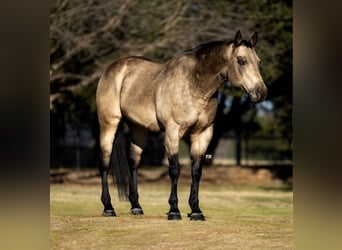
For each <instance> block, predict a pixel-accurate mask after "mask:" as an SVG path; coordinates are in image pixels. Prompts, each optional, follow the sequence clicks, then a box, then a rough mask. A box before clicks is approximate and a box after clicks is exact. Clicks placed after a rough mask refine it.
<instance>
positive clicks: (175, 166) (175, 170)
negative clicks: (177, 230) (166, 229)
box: [165, 129, 182, 220]
mask: <svg viewBox="0 0 342 250" xmlns="http://www.w3.org/2000/svg"><path fill="white" fill-rule="evenodd" d="M165 148H166V154H167V158H168V160H169V176H170V179H171V192H170V197H169V205H170V211H169V212H168V213H167V219H168V220H181V219H182V216H181V214H180V211H179V208H178V195H177V183H178V178H179V175H180V165H179V159H178V150H179V149H178V148H179V137H178V133H177V129H174V130H171V131H166V134H165Z"/></svg>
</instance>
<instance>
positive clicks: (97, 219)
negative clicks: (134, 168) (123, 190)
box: [50, 181, 293, 249]
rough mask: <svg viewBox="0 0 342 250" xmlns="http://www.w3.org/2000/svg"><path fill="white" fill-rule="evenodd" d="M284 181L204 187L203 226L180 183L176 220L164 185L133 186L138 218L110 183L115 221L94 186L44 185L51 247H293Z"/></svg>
mask: <svg viewBox="0 0 342 250" xmlns="http://www.w3.org/2000/svg"><path fill="white" fill-rule="evenodd" d="M283 187H284V186H283V184H279V183H278V184H277V185H273V186H269V185H268V186H260V185H259V186H251V185H231V184H220V185H218V184H211V183H205V182H204V183H203V185H201V189H200V204H201V208H202V210H203V212H204V214H205V216H206V221H190V220H189V219H188V218H187V213H188V212H190V208H189V207H188V202H187V200H188V195H189V185H188V184H185V183H182V182H180V186H179V208H180V210H181V213H182V217H183V219H182V220H181V221H168V220H167V219H166V212H168V208H169V207H168V202H167V200H168V196H169V184H168V182H167V181H158V182H153V183H150V182H143V183H140V185H139V192H140V201H141V205H142V207H143V209H144V212H145V215H143V216H137V217H134V216H132V215H130V214H129V208H130V205H129V203H128V202H122V201H119V200H118V198H117V192H116V189H115V188H114V186H113V185H111V194H112V201H113V204H114V207H115V210H116V212H117V214H118V217H115V218H108V217H103V216H102V215H101V212H102V204H101V202H100V192H101V190H100V185H77V184H51V186H50V246H51V249H292V248H293V215H292V212H293V204H292V202H293V193H292V191H284V189H283Z"/></svg>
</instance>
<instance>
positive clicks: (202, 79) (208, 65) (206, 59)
mask: <svg viewBox="0 0 342 250" xmlns="http://www.w3.org/2000/svg"><path fill="white" fill-rule="evenodd" d="M223 46H225V47H223ZM226 46H227V45H222V46H221V47H214V48H212V50H207V51H200V52H199V53H197V54H196V61H197V63H196V66H195V69H194V73H193V81H192V84H193V85H194V86H193V89H194V95H196V96H197V97H200V98H201V99H204V100H209V99H210V98H211V97H212V96H213V95H214V93H215V92H216V91H217V89H218V88H219V87H220V86H221V85H222V84H223V83H224V82H226V81H227V80H228V79H227V77H226V75H227V74H226V72H225V71H226V70H225V68H226V60H225V59H224V51H223V49H225V48H227V47H226Z"/></svg>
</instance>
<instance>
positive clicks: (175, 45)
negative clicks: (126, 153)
mask: <svg viewBox="0 0 342 250" xmlns="http://www.w3.org/2000/svg"><path fill="white" fill-rule="evenodd" d="M291 8H292V2H291V1H285V2H284V1H273V0H271V1H270V0H266V1H258V0H248V1H242V0H233V1H228V0H217V1H205V0H198V1H188V0H177V1H166V0H151V1H138V0H117V1H108V0H82V1H81V0H51V1H50V107H51V112H52V113H53V114H54V115H56V117H59V118H56V119H57V120H58V119H59V120H60V119H62V118H61V117H62V113H63V112H65V110H66V109H67V110H70V108H69V107H68V106H67V103H65V102H64V101H65V100H71V99H74V100H76V99H77V98H76V97H79V98H78V99H77V100H78V101H79V102H85V103H87V104H86V105H81V106H82V108H85V109H86V111H84V110H77V109H74V110H73V111H72V112H75V113H77V112H80V113H84V112H85V113H87V112H88V113H89V114H91V115H95V114H94V112H95V111H94V108H93V107H94V106H95V105H94V100H95V98H94V90H95V87H96V83H97V81H98V79H99V78H100V75H101V73H102V71H103V70H104V68H105V67H106V66H107V65H108V64H109V63H110V62H112V61H114V60H115V59H117V58H119V57H122V56H127V55H142V56H146V57H150V58H151V59H154V60H157V61H164V60H166V59H168V58H170V57H171V56H173V55H174V54H176V53H178V52H181V51H184V50H186V49H189V48H193V47H195V46H197V45H198V44H200V43H204V42H208V41H213V40H227V39H229V38H233V36H234V34H235V32H236V30H238V29H240V30H241V31H242V33H243V34H244V35H246V36H250V35H251V34H252V33H253V32H254V31H258V32H259V37H260V39H259V42H258V44H257V51H258V54H259V56H260V57H261V59H262V64H261V73H262V75H263V77H264V79H265V82H266V84H267V85H268V87H269V97H268V99H269V100H271V101H272V102H273V103H274V110H275V113H276V118H277V119H276V122H277V123H279V126H278V128H279V129H281V130H282V131H283V135H284V136H286V137H287V138H289V142H291V141H292V130H291V119H292V117H291V109H292V75H291V74H292V10H291ZM91 91H93V95H89V93H90V92H91ZM236 98H239V95H237V96H236ZM56 103H59V105H57V106H56V105H55V104H56ZM69 103H70V102H69ZM245 105H247V104H245ZM247 106H248V107H249V108H248V109H246V110H245V112H248V110H250V109H255V106H254V105H249V104H248V105H247ZM62 107H63V108H62ZM235 107H237V108H238V109H240V110H241V107H239V106H236V105H235ZM234 109H235V108H234ZM234 109H233V110H232V112H235V111H234ZM63 110H64V111H63ZM219 111H220V109H219ZM91 115H90V116H91ZM218 115H219V113H218ZM242 115H243V114H242ZM76 116H79V115H76ZM225 119H226V120H224V121H223V123H220V124H227V123H230V120H229V119H230V118H229V117H225ZM251 119H254V118H253V117H252V116H251ZM59 123H60V124H61V122H59ZM280 124H283V126H280ZM218 136H219V135H218ZM214 140H215V138H214Z"/></svg>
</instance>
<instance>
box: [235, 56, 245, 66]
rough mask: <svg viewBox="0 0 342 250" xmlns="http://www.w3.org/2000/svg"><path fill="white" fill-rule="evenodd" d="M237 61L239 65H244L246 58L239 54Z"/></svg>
mask: <svg viewBox="0 0 342 250" xmlns="http://www.w3.org/2000/svg"><path fill="white" fill-rule="evenodd" d="M237 62H238V64H239V65H245V64H246V63H247V61H246V59H245V58H243V57H240V56H238V58H237Z"/></svg>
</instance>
